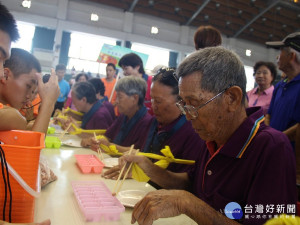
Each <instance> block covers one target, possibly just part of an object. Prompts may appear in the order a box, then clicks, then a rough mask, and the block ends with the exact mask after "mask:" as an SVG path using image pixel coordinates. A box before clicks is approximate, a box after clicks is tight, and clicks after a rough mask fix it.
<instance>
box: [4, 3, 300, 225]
mask: <svg viewBox="0 0 300 225" xmlns="http://www.w3.org/2000/svg"><path fill="white" fill-rule="evenodd" d="M18 38H19V34H18V30H17V27H16V22H15V20H14V18H13V17H12V15H11V14H10V13H9V12H8V10H7V9H6V8H5V7H4V6H3V5H2V4H1V3H0V62H1V63H0V118H1V122H0V130H15V129H18V130H32V131H37V132H43V133H47V128H48V124H49V121H50V117H51V116H54V117H55V119H54V120H55V121H56V122H60V123H61V124H62V127H63V128H65V129H76V127H75V128H74V127H73V128H72V127H70V124H75V125H76V126H79V127H80V128H81V129H87V130H97V129H104V130H106V131H105V133H104V135H103V136H102V137H101V138H96V137H94V135H93V134H88V135H83V136H82V135H81V136H80V137H81V138H82V142H81V144H82V146H83V147H87V148H90V149H92V150H95V151H98V150H99V149H100V146H101V145H105V146H110V145H111V144H113V145H115V146H116V148H117V149H118V151H119V152H122V153H125V154H124V156H123V157H122V158H121V159H120V165H118V166H116V167H114V168H112V169H110V170H108V171H107V172H106V173H105V174H104V175H103V176H104V177H105V178H108V179H111V178H112V179H116V178H117V176H118V174H119V172H120V168H121V166H123V164H124V163H126V162H133V163H136V164H137V165H139V166H140V168H141V169H142V170H143V171H144V173H145V174H146V175H147V176H148V177H149V178H150V181H149V183H150V184H152V185H153V186H155V187H156V188H157V189H161V188H164V189H163V190H158V191H154V192H151V193H149V194H148V195H146V197H145V198H143V199H142V200H141V201H140V202H138V203H137V205H136V206H135V207H134V210H133V212H132V222H133V223H134V222H138V224H152V222H153V221H154V220H157V219H159V218H163V217H173V216H177V215H180V214H186V215H187V216H189V217H190V218H192V219H193V220H194V221H196V222H197V223H198V224H220V225H221V224H222V225H223V224H233V225H234V224H240V223H242V224H251V225H256V224H257V225H259V224H264V223H265V222H266V220H267V218H257V217H254V218H252V217H251V218H248V219H246V218H245V217H243V215H241V217H238V218H236V220H231V219H229V218H228V217H226V216H225V214H224V208H225V207H226V205H227V204H228V203H230V202H238V204H239V205H240V206H241V208H245V207H247V206H249V205H252V206H254V205H256V204H262V205H263V206H264V207H266V206H267V205H285V206H287V205H294V206H296V204H297V200H298V199H297V198H299V193H298V195H297V184H300V125H299V123H300V32H296V33H293V34H290V35H288V36H286V37H285V38H284V39H283V40H282V41H281V42H267V43H266V44H267V46H269V47H273V48H277V49H279V50H280V53H279V57H278V61H277V63H278V69H279V70H280V71H281V72H283V73H284V74H285V77H284V78H283V79H282V80H281V81H279V82H278V83H277V84H274V81H275V80H276V77H277V74H278V70H277V68H276V66H275V65H274V64H273V63H272V62H265V61H259V62H257V63H256V64H255V65H254V77H255V87H254V88H253V89H252V90H250V91H248V92H246V82H247V81H246V76H245V69H244V65H243V63H242V62H241V60H240V59H239V56H238V55H237V54H235V53H234V52H232V51H230V50H228V49H226V48H224V47H221V45H222V38H221V33H220V32H219V31H218V30H217V29H216V28H214V27H212V26H201V27H199V28H198V29H197V30H196V33H195V35H194V44H195V49H196V50H195V52H193V53H192V54H191V55H189V56H188V57H187V58H186V59H184V60H183V62H181V63H180V65H179V66H178V68H168V67H164V66H158V68H155V72H154V73H155V74H154V75H148V74H146V72H145V69H144V65H143V61H142V59H141V58H140V57H139V56H138V55H137V54H135V53H129V54H126V55H124V56H122V57H121V59H120V60H119V62H118V65H114V64H112V63H109V64H107V66H106V77H104V78H101V79H100V78H91V77H90V76H88V75H87V74H86V73H84V72H80V73H78V74H76V75H75V83H74V84H72V86H71V85H70V84H69V82H68V81H66V80H65V78H64V76H65V74H66V66H65V65H63V64H58V65H57V66H56V68H55V70H54V69H52V71H51V73H50V74H49V75H47V76H44V79H43V76H42V74H41V66H40V63H39V61H38V59H37V58H35V57H34V56H33V55H32V54H30V53H29V52H27V51H25V50H23V49H18V48H12V49H10V43H11V42H12V41H16V40H17V39H18ZM2 65H3V66H2ZM116 66H118V67H120V68H122V70H123V74H124V77H123V78H120V77H119V75H118V74H117V70H116ZM46 77H47V79H46ZM68 108H70V109H71V110H73V111H71V112H73V113H75V114H76V112H77V113H78V114H77V115H80V116H79V117H76V118H75V117H74V118H73V117H72V116H70V115H72V114H67V113H65V111H66V109H68ZM20 112H22V113H23V115H22V114H21V113H20ZM58 114H63V115H67V116H66V117H58V116H57V115H58ZM79 122H80V123H79ZM0 141H1V140H0ZM132 145H134V147H135V149H136V150H137V149H139V151H141V152H145V153H155V154H161V152H160V150H161V149H162V148H163V147H164V146H165V145H168V146H170V149H171V152H172V154H173V155H174V157H175V158H181V159H187V160H194V161H195V164H194V165H181V164H178V165H177V164H171V165H169V166H168V167H167V168H161V167H159V166H158V165H156V164H155V160H149V159H148V158H147V157H145V156H140V155H131V154H126V153H128V150H129V149H130V146H132ZM100 150H101V149H100ZM102 150H103V149H102ZM298 190H299V186H298ZM298 192H299V191H298ZM295 213H296V211H292V212H290V214H293V215H295ZM271 214H272V215H275V214H276V211H273V212H272V213H271ZM40 224H43V225H44V224H45V225H47V224H50V221H49V220H47V221H45V222H43V223H40Z"/></svg>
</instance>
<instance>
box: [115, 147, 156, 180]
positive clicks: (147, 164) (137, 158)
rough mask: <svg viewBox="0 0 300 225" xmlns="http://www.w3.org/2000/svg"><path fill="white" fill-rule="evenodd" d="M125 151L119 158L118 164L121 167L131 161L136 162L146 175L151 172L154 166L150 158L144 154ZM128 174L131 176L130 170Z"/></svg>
mask: <svg viewBox="0 0 300 225" xmlns="http://www.w3.org/2000/svg"><path fill="white" fill-rule="evenodd" d="M127 153H128V152H126V153H125V154H124V155H123V156H122V157H120V158H119V165H120V167H121V168H122V167H123V165H124V164H125V163H126V162H128V163H127V166H129V164H130V163H131V162H133V163H136V164H137V165H138V166H139V167H140V168H141V169H142V170H143V171H144V172H145V173H146V174H147V175H148V176H149V174H150V173H151V170H152V169H153V167H154V166H155V165H154V164H153V163H152V162H151V160H150V159H148V158H147V157H146V156H143V155H135V152H133V153H131V154H130V155H129V154H127ZM129 175H130V177H131V171H130V172H129Z"/></svg>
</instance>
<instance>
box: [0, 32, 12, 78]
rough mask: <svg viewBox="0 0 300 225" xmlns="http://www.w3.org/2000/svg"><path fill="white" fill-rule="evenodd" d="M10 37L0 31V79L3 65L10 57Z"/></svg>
mask: <svg viewBox="0 0 300 225" xmlns="http://www.w3.org/2000/svg"><path fill="white" fill-rule="evenodd" d="M10 44H11V41H10V37H9V35H8V34H7V33H5V32H4V31H2V30H0V79H1V78H2V77H3V75H4V74H3V72H4V70H3V64H4V62H5V60H7V59H9V57H10V47H11V46H10Z"/></svg>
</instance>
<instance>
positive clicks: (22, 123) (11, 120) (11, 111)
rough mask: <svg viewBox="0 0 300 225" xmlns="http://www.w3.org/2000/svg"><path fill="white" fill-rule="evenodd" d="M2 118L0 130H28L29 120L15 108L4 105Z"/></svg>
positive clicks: (0, 116) (1, 112)
mask: <svg viewBox="0 0 300 225" xmlns="http://www.w3.org/2000/svg"><path fill="white" fill-rule="evenodd" d="M0 118H1V123H0V130H26V126H27V121H26V119H25V117H23V116H22V115H21V113H20V112H19V111H18V110H16V109H15V108H12V107H7V106H4V108H2V109H0Z"/></svg>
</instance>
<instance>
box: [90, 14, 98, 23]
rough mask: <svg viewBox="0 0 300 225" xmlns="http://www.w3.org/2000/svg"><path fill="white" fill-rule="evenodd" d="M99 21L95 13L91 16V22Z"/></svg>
mask: <svg viewBox="0 0 300 225" xmlns="http://www.w3.org/2000/svg"><path fill="white" fill-rule="evenodd" d="M98 20H99V16H98V15H97V14H95V13H92V14H91V21H98Z"/></svg>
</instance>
